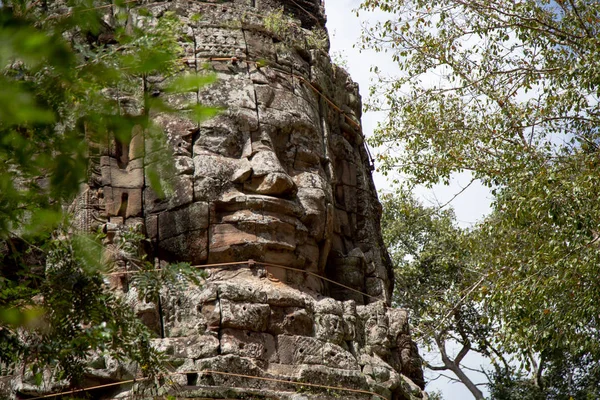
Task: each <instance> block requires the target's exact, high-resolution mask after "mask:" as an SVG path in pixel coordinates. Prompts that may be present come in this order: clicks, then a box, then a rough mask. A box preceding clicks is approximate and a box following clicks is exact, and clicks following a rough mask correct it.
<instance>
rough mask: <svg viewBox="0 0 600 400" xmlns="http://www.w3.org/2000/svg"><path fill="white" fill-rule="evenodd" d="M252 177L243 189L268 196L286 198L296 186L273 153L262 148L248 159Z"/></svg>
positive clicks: (294, 190)
mask: <svg viewBox="0 0 600 400" xmlns="http://www.w3.org/2000/svg"><path fill="white" fill-rule="evenodd" d="M250 164H251V165H252V172H253V173H252V176H251V177H250V179H248V181H246V182H245V183H244V189H246V190H248V191H251V192H254V193H258V194H265V195H269V196H287V195H290V194H293V193H295V192H296V190H297V189H296V184H295V183H294V181H293V180H292V178H291V177H290V176H289V175H288V174H287V172H286V171H285V169H284V168H283V166H282V165H281V163H280V162H279V159H278V158H277V155H276V154H275V152H274V151H273V150H271V149H269V148H266V147H263V148H262V149H260V150H259V151H257V152H256V153H255V154H254V155H253V156H252V158H251V159H250Z"/></svg>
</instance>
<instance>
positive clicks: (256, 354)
mask: <svg viewBox="0 0 600 400" xmlns="http://www.w3.org/2000/svg"><path fill="white" fill-rule="evenodd" d="M221 353H222V354H236V355H238V356H241V357H250V358H256V359H259V360H264V361H269V362H278V356H277V348H276V344H275V338H274V337H273V336H272V335H270V334H268V333H258V332H252V331H246V330H238V329H223V330H222V332H221Z"/></svg>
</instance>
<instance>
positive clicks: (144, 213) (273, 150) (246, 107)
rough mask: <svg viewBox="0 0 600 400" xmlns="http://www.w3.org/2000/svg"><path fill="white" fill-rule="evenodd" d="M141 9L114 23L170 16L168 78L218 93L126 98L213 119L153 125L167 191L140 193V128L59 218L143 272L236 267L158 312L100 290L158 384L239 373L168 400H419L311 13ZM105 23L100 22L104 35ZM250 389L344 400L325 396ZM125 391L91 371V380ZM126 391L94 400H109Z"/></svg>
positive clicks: (338, 71) (296, 2)
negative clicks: (137, 325)
mask: <svg viewBox="0 0 600 400" xmlns="http://www.w3.org/2000/svg"><path fill="white" fill-rule="evenodd" d="M143 3H145V4H144V7H145V8H146V9H147V10H149V11H150V14H151V15H146V14H143V15H142V14H141V13H138V12H137V8H136V7H135V6H134V7H132V8H131V9H130V10H129V11H128V13H129V14H128V20H127V23H128V24H134V25H137V26H144V24H149V23H154V22H155V21H156V20H157V19H159V18H161V16H163V15H165V13H167V12H173V13H175V15H177V16H178V17H179V18H180V20H181V21H182V24H183V31H182V35H181V36H182V40H181V43H180V45H181V47H182V48H183V49H184V51H185V58H184V60H185V62H184V65H183V66H182V68H181V71H180V72H181V73H192V74H203V73H205V71H206V68H207V66H208V69H210V70H212V71H214V73H215V74H216V76H217V81H216V83H214V84H212V85H210V86H207V87H203V88H202V89H201V90H200V91H193V92H189V93H184V94H173V93H169V92H168V91H166V90H165V87H166V86H167V85H168V84H169V80H170V78H169V77H161V76H150V77H147V78H145V82H141V81H140V91H142V90H143V89H142V87H144V88H145V90H146V91H148V92H150V93H151V95H152V96H156V97H160V98H162V99H163V100H164V101H165V102H166V103H167V104H169V105H170V106H172V107H174V108H176V109H180V110H182V114H185V113H186V112H187V111H186V110H187V109H188V107H189V105H190V104H202V105H208V106H219V107H221V108H222V110H223V111H222V112H221V113H220V114H219V115H217V116H216V117H214V118H211V119H209V120H207V121H205V122H203V123H201V124H196V123H193V122H191V121H189V120H188V119H186V118H185V117H182V116H174V115H171V114H161V113H155V114H154V115H152V118H153V120H154V122H155V123H157V124H158V125H159V126H161V127H162V128H163V129H164V131H165V132H166V134H167V136H168V143H169V145H170V146H172V150H173V155H174V162H175V167H176V174H175V176H173V177H172V178H171V179H170V183H171V185H172V188H173V193H172V194H171V195H169V196H168V197H167V198H166V199H160V198H159V197H158V196H157V195H156V193H154V191H153V190H152V189H151V188H150V187H149V185H148V184H147V182H146V178H145V171H144V170H145V167H147V165H148V163H149V162H151V160H152V159H153V157H152V152H151V149H150V148H149V146H148V140H147V138H146V137H145V132H144V131H142V130H141V129H140V130H137V131H134V132H133V133H132V137H131V140H130V141H127V142H119V141H116V140H115V141H113V142H112V143H109V144H108V145H107V146H106V147H105V150H103V152H102V153H101V154H100V155H99V157H97V158H95V159H94V160H93V165H92V168H91V176H90V180H89V182H88V185H87V187H86V188H85V190H84V191H83V194H82V195H81V197H80V198H79V200H78V203H77V204H76V207H75V211H76V217H77V218H76V219H77V221H78V222H79V224H80V226H81V228H82V229H88V230H95V229H98V228H100V229H103V230H104V231H105V232H108V234H109V235H108V237H109V238H110V237H111V235H115V234H118V232H119V231H121V230H123V229H129V228H130V229H136V230H139V231H140V232H143V233H144V235H145V237H146V238H147V253H148V256H149V258H150V259H151V260H153V262H154V263H155V265H157V266H160V265H162V264H163V263H167V262H177V261H186V262H189V263H191V264H192V265H206V264H221V263H231V262H240V263H238V264H236V265H221V266H214V267H211V268H207V269H206V271H207V273H208V277H207V278H206V281H205V283H204V285H203V286H202V287H189V288H188V289H187V290H185V291H184V292H182V293H178V294H177V295H167V294H165V295H164V296H162V299H161V303H160V304H158V305H157V304H147V303H139V302H136V301H134V300H133V298H134V297H135V296H134V295H133V294H131V293H127V285H126V284H124V283H123V280H124V279H127V278H126V277H123V278H120V279H117V280H116V281H115V282H113V285H114V287H115V290H121V291H123V292H124V295H125V296H129V297H130V298H131V299H132V300H131V301H132V304H133V305H134V307H135V309H136V312H137V313H138V315H139V316H140V317H141V318H142V319H143V320H144V321H145V323H146V324H147V325H148V326H149V327H150V328H151V329H154V330H155V332H156V335H157V339H155V344H156V346H157V347H158V348H160V349H162V350H164V351H165V352H166V354H167V355H168V356H169V358H170V362H171V365H172V366H173V368H174V371H203V370H211V371H221V372H228V373H237V374H240V375H245V376H243V377H242V376H231V375H220V374H203V373H193V372H192V373H186V374H182V375H179V376H175V378H174V379H175V380H176V381H177V382H178V383H179V384H180V385H181V386H180V390H179V391H178V392H177V393H178V394H177V396H178V398H194V397H198V398H200V397H201V398H225V397H227V398H240V399H241V398H244V399H247V398H253V399H254V398H256V399H327V398H334V397H341V398H345V399H370V398H376V397H373V395H372V394H367V393H364V392H359V391H360V390H362V391H369V392H375V393H378V394H380V395H382V396H383V398H386V399H398V400H403V399H424V398H426V394H425V393H424V392H423V391H422V388H423V385H424V382H423V374H422V370H421V366H420V361H419V360H420V359H419V356H418V354H417V349H416V346H415V344H414V343H413V342H412V340H411V337H410V333H409V325H408V319H407V312H406V311H405V310H402V309H397V308H390V305H391V295H392V286H393V274H392V266H391V262H390V260H389V257H388V255H387V253H386V251H385V248H384V244H383V240H382V237H381V234H380V226H379V220H380V213H381V206H380V203H379V201H378V199H377V194H376V191H375V187H374V185H373V181H372V177H371V171H372V169H373V168H372V161H371V159H370V155H369V152H368V149H367V148H366V145H365V144H364V137H363V134H362V132H361V128H360V118H361V99H360V96H359V93H358V87H357V85H356V84H355V83H354V82H352V80H351V79H350V77H349V76H348V73H347V72H346V71H344V70H343V69H342V68H340V67H338V66H336V65H334V64H332V62H331V59H330V57H329V55H328V47H329V43H328V36H327V33H326V30H325V28H324V26H325V16H324V10H323V5H322V4H321V3H320V1H319V0H223V1H206V2H204V1H197V0H194V1H190V0H171V1H156V2H154V1H144V2H143ZM281 10H283V12H281ZM114 13H115V10H112V9H108V10H107V16H106V20H107V23H108V24H109V25H110V24H111V23H114V21H115V18H114V15H113V14H114ZM197 15H200V16H201V17H200V18H198V17H196V16H197ZM140 98H141V95H140V96H137V95H136V94H128V95H120V97H119V98H118V99H119V103H120V104H121V105H122V107H123V109H124V110H126V112H129V113H131V114H133V115H135V114H136V113H141V112H142V111H141V108H142V105H141V101H140ZM320 277H324V278H327V279H322V278H320ZM334 282H336V283H334ZM337 283H339V284H341V285H339V284H337ZM110 365H113V367H110ZM249 376H254V377H262V378H272V379H278V380H282V381H295V382H307V383H312V384H317V385H326V386H337V387H344V388H348V389H354V390H355V391H354V392H344V391H336V393H337V394H335V393H332V392H328V391H327V390H326V389H323V388H319V387H312V386H308V387H299V386H298V385H293V384H286V383H282V382H280V381H268V380H260V379H253V378H251V377H249ZM130 377H131V375H130V374H128V372H127V368H121V367H119V368H117V367H115V366H114V363H113V364H111V363H110V362H109V361H107V362H104V363H100V364H99V366H98V368H97V369H96V370H93V371H92V375H91V377H90V382H97V383H105V382H111V381H118V380H121V379H128V378H130ZM130 390H131V386H123V387H118V388H117V389H114V390H112V391H111V392H110V393H109V392H107V393H105V395H106V397H117V398H118V397H126V396H127V395H128V392H129V391H130ZM334 394H335V396H334Z"/></svg>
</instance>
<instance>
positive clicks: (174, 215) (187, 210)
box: [158, 202, 209, 248]
mask: <svg viewBox="0 0 600 400" xmlns="http://www.w3.org/2000/svg"><path fill="white" fill-rule="evenodd" d="M208 218H209V216H208V203H203V202H196V203H192V204H190V205H189V206H187V207H184V208H181V209H178V210H174V211H165V212H163V213H161V214H159V216H158V225H159V227H158V236H159V239H160V240H164V239H168V238H170V237H173V236H177V235H180V234H184V233H192V232H193V231H196V230H201V229H207V228H208ZM205 248H206V247H205Z"/></svg>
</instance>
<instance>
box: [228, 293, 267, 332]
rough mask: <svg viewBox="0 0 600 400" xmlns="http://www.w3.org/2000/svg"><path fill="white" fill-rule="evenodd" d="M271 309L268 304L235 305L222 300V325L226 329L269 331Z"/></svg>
mask: <svg viewBox="0 0 600 400" xmlns="http://www.w3.org/2000/svg"><path fill="white" fill-rule="evenodd" d="M270 314H271V309H270V307H269V305H268V304H253V303H234V302H232V301H230V300H224V299H223V300H221V325H222V327H224V328H235V329H246V330H249V331H255V332H264V331H266V330H267V325H268V321H269V315H270Z"/></svg>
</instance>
